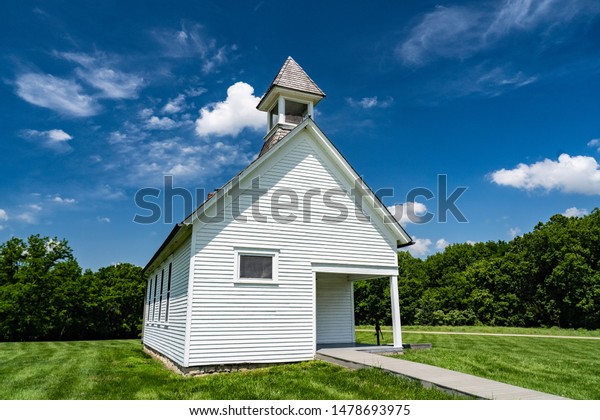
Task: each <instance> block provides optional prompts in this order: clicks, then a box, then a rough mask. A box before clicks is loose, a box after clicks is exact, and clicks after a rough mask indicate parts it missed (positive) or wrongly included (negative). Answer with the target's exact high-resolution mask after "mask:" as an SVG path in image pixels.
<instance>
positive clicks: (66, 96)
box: [15, 73, 100, 117]
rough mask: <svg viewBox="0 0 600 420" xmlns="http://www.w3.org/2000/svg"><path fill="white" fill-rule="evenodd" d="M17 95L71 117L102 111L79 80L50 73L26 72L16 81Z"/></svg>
mask: <svg viewBox="0 0 600 420" xmlns="http://www.w3.org/2000/svg"><path fill="white" fill-rule="evenodd" d="M15 84H16V87H17V92H16V93H17V95H18V96H19V97H20V98H21V99H23V100H25V101H27V102H29V103H31V104H33V105H37V106H40V107H43V108H48V109H51V110H53V111H56V112H58V113H59V114H63V115H66V116H70V117H89V116H91V115H96V114H97V113H98V112H100V106H99V105H98V103H97V101H96V99H95V98H93V97H92V96H90V95H88V94H86V93H84V92H83V88H82V87H81V85H79V84H78V83H77V82H75V81H73V80H68V79H61V78H59V77H54V76H52V75H49V74H41V73H25V74H21V75H20V76H18V77H17V79H16V81H15Z"/></svg>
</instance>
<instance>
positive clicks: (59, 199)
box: [50, 195, 77, 204]
mask: <svg viewBox="0 0 600 420" xmlns="http://www.w3.org/2000/svg"><path fill="white" fill-rule="evenodd" d="M50 201H51V202H53V203H56V204H75V203H77V200H75V199H74V198H63V197H61V196H60V195H55V196H54V197H52V198H51V199H50Z"/></svg>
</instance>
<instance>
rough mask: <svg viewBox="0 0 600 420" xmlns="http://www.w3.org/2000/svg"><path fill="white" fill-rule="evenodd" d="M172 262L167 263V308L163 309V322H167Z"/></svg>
mask: <svg viewBox="0 0 600 420" xmlns="http://www.w3.org/2000/svg"><path fill="white" fill-rule="evenodd" d="M172 268H173V263H169V274H168V276H169V277H168V279H167V308H166V309H165V322H169V300H170V298H171V271H172Z"/></svg>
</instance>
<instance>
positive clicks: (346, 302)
mask: <svg viewBox="0 0 600 420" xmlns="http://www.w3.org/2000/svg"><path fill="white" fill-rule="evenodd" d="M312 268H313V337H314V340H313V346H314V351H315V354H316V351H317V349H319V348H325V347H328V348H331V347H347V346H353V345H355V344H354V340H355V331H354V293H353V283H354V282H355V281H358V280H369V279H376V278H382V277H388V278H389V283H390V298H391V308H392V331H393V348H394V350H396V351H398V350H401V349H402V331H401V324H400V306H399V301H398V267H377V266H366V265H351V264H319V263H313V264H312ZM360 346H364V345H360Z"/></svg>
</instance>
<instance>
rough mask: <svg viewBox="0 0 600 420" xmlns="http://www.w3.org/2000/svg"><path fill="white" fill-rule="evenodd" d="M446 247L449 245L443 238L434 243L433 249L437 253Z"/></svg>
mask: <svg viewBox="0 0 600 420" xmlns="http://www.w3.org/2000/svg"><path fill="white" fill-rule="evenodd" d="M448 245H450V243H449V242H448V241H447V240H445V239H444V238H441V239H438V240H437V241H436V242H435V249H437V250H438V251H443V250H444V249H446V247H447V246H448Z"/></svg>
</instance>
